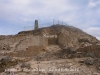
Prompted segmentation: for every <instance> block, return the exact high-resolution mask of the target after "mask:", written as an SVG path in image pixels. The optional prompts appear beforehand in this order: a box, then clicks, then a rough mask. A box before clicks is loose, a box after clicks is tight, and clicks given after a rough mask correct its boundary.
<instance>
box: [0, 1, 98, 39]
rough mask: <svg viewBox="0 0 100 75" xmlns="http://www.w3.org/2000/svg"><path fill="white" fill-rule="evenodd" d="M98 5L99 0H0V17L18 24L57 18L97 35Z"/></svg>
mask: <svg viewBox="0 0 100 75" xmlns="http://www.w3.org/2000/svg"><path fill="white" fill-rule="evenodd" d="M99 5H100V0H59V1H58V0H0V19H2V20H4V21H6V22H9V23H13V24H14V25H18V26H19V25H23V26H24V25H30V22H34V20H35V19H38V20H40V21H41V22H42V21H43V22H45V23H46V22H47V21H51V20H52V19H57V20H60V21H64V22H66V23H67V24H69V25H73V26H75V27H78V28H81V29H82V30H84V31H86V32H88V33H90V34H93V35H94V34H95V36H97V35H98V36H97V37H99V36H100V35H99V34H97V33H96V32H97V31H99V30H98V29H96V28H94V27H95V25H98V24H100V21H99V19H100V15H99V13H100V6H99ZM0 26H1V25H0ZM7 27H8V26H7ZM92 27H93V28H94V29H95V30H93V28H92ZM99 27H100V26H99ZM86 29H87V30H86ZM12 31H13V30H12Z"/></svg>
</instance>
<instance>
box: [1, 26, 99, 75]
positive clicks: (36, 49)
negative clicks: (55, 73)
mask: <svg viewBox="0 0 100 75" xmlns="http://www.w3.org/2000/svg"><path fill="white" fill-rule="evenodd" d="M99 52H100V41H99V40H98V39H96V37H94V36H92V35H89V34H87V33H86V32H84V31H82V30H80V29H78V28H76V27H73V26H65V25H52V26H50V27H44V28H39V29H36V30H31V31H21V32H19V33H18V34H16V35H9V36H4V35H2V36H0V59H1V60H0V72H3V71H4V70H5V69H6V68H11V66H14V67H16V68H17V67H20V68H21V67H22V65H23V63H24V67H25V66H27V65H25V64H27V63H28V64H31V65H30V66H29V65H28V68H29V67H31V68H34V67H36V63H35V62H36V61H40V62H42V63H43V64H45V63H46V64H47V66H45V68H48V67H50V62H51V61H52V62H53V60H54V61H55V62H57V63H60V64H63V63H64V64H66V63H67V62H65V61H67V60H68V61H70V62H71V64H74V66H76V67H78V66H79V65H81V64H83V66H85V68H84V69H86V68H88V69H89V68H90V67H87V65H92V66H93V67H95V68H94V69H93V72H97V71H100V70H99V66H100V62H99V58H100V54H99ZM91 58H92V59H91ZM58 60H59V61H58ZM60 60H61V61H60ZM62 60H64V61H63V63H62ZM74 60H75V62H73V61H74ZM81 60H82V61H81ZM95 61H97V62H95ZM91 62H93V63H91ZM75 63H76V64H75ZM21 64H22V65H21ZM32 64H34V67H32ZM43 64H41V65H43ZM58 66H59V64H58ZM61 67H63V66H61ZM42 68H43V66H42ZM56 68H57V65H56ZM80 68H81V67H80ZM91 72H92V70H91ZM21 73H23V71H21ZM82 73H83V72H81V71H80V74H79V75H81V74H82ZM6 74H8V72H7V73H6ZM87 74H88V73H86V74H85V73H84V74H83V75H87ZM16 75H17V73H16ZM21 75H25V74H21ZM26 75H29V74H26ZM30 75H31V74H30ZM37 75H38V74H37ZM43 75H45V74H43ZM48 75H49V74H48ZM50 75H51V74H50ZM61 75H62V74H61ZM73 75H74V74H73ZM90 75H92V74H90Z"/></svg>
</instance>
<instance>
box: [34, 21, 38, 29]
mask: <svg viewBox="0 0 100 75" xmlns="http://www.w3.org/2000/svg"><path fill="white" fill-rule="evenodd" d="M36 29H38V20H35V25H34V30H36Z"/></svg>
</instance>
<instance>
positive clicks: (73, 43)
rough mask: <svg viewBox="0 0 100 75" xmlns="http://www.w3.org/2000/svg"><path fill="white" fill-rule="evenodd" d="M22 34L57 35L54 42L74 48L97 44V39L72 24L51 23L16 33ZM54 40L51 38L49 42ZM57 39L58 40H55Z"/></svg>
mask: <svg viewBox="0 0 100 75" xmlns="http://www.w3.org/2000/svg"><path fill="white" fill-rule="evenodd" d="M22 34H26V35H27V34H32V35H41V36H43V35H45V34H46V35H49V36H50V35H57V39H55V40H56V44H57V43H58V45H60V46H62V47H73V48H74V49H78V48H79V47H85V46H89V45H92V44H97V43H98V42H99V41H98V40H97V39H96V38H95V37H93V36H91V35H89V34H87V33H85V32H83V31H82V30H80V29H78V28H75V27H72V26H64V25H53V26H51V27H46V28H40V29H37V30H34V31H24V32H19V34H18V35H22ZM52 41H53V42H54V40H51V42H52ZM57 41H58V42H57ZM54 44H55V42H54Z"/></svg>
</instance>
